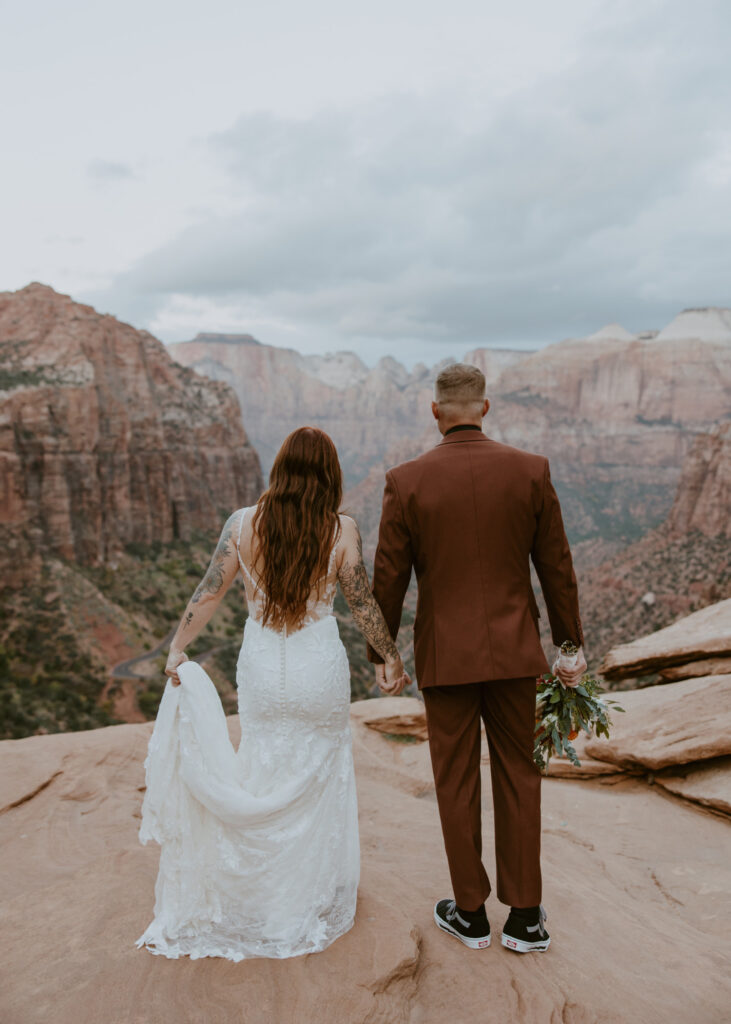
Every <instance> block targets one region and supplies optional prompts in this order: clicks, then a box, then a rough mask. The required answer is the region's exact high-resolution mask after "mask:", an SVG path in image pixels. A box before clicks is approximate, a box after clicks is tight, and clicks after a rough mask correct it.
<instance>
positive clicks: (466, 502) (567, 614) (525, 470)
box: [368, 428, 584, 910]
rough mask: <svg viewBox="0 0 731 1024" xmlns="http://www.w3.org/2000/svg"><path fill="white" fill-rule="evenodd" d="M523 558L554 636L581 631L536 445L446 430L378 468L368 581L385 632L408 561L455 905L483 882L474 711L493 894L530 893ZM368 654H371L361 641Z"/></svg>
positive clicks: (516, 902)
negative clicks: (427, 446)
mask: <svg viewBox="0 0 731 1024" xmlns="http://www.w3.org/2000/svg"><path fill="white" fill-rule="evenodd" d="M530 560H532V562H533V565H534V566H535V569H536V572H537V574H538V578H539V580H540V584H541V589H542V590H543V594H544V597H545V600H546V607H547V610H548V616H549V622H550V625H551V633H552V638H553V641H554V643H555V644H557V645H559V644H561V643H562V642H563V641H564V640H573V641H574V642H575V643H583V639H584V638H583V631H582V626H581V619H580V615H579V603H578V588H577V584H576V576H575V573H574V568H573V563H572V559H571V552H570V549H569V544H568V541H567V539H566V533H565V530H564V525H563V518H562V515H561V508H560V505H559V501H558V497H557V495H556V491H555V490H554V487H553V484H552V482H551V475H550V470H549V464H548V459H547V458H546V457H545V456H543V455H538V454H534V453H532V452H526V451H523V450H521V449H519V448H513V447H512V446H510V445H505V444H501V443H499V442H497V441H493V440H492V439H490V438H488V437H486V436H485V435H484V434H483V433H482V431H481V430H479V429H469V428H467V429H458V430H456V431H454V432H449V433H448V434H447V435H446V436H445V437H444V438H443V440H442V441H441V442H440V443H439V444H437V445H436V446H435V448H434V449H432V450H431V451H428V452H426V453H425V454H424V455H421V456H420V457H419V458H417V459H412V460H411V461H409V462H404V463H402V464H401V465H399V466H396V467H394V468H393V469H391V470H389V471H388V473H387V474H386V486H385V491H384V495H383V509H382V514H381V523H380V528H379V536H378V548H377V550H376V558H375V566H374V576H373V593H374V595H375V598H376V600H377V601H378V604H379V605H380V607H381V609H382V610H383V614H384V617H385V619H386V622H387V623H388V627H389V630H390V632H391V635H392V636H393V637H394V638H396V636H397V634H398V630H399V626H400V623H401V612H402V608H403V601H404V596H405V594H406V590H407V588H408V585H409V581H410V579H411V572H412V569H413V570H414V571H415V572H416V578H417V583H418V599H417V608H416V618H415V620H414V662H415V669H416V679H417V683H418V686H419V689H420V690H421V692H422V695H423V698H424V704H425V707H426V716H427V728H428V733H429V747H430V752H431V759H432V767H433V770H434V782H435V786H436V794H437V802H438V805H439V814H440V818H441V823H442V832H443V835H444V845H445V849H446V853H447V860H448V863H449V871H450V876H451V879H452V886H453V889H454V896H455V899H456V901H457V904H458V906H460V907H462V908H463V909H464V910H475V909H476V908H477V907H479V906H480V905H481V904H482V903H484V901H485V900H486V899H487V897H488V895H489V894H490V892H491V885H490V881H489V878H488V876H487V872H486V871H485V868H484V865H483V863H482V828H481V814H480V735H481V727H480V721H481V720H482V721H483V722H484V724H485V731H486V734H487V742H488V749H489V752H490V770H491V780H492V794H493V806H494V813H495V854H496V866H497V896H498V899H499V900H500V901H501V902H503V903H506V904H508V905H511V906H515V907H528V906H535V905H537V904H539V903H540V902H541V897H542V891H541V890H542V880H541V868H540V834H541V820H540V819H541V803H540V801H541V774H540V771H539V769H538V768H537V766H536V764H535V762H534V760H533V735H534V731H535V699H536V680H537V677H538V676H539V675H540V674H541V673H543V672H547V671H549V665H548V662H547V660H546V656H545V653H544V651H543V648H542V646H541V642H540V638H539V633H538V618H539V610H538V605H537V602H536V599H535V595H534V594H533V587H532V584H531V577H530ZM368 657H369V659H370V660H371V661H372V662H379V661H381V660H382V659H381V658H380V657H379V655H378V654H377V653H376V652H375V651H374V650H373V649H372V648H370V647H369V649H368Z"/></svg>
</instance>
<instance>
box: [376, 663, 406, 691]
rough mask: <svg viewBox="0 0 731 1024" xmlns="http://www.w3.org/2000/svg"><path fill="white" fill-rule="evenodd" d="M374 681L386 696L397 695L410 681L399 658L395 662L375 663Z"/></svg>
mask: <svg viewBox="0 0 731 1024" xmlns="http://www.w3.org/2000/svg"><path fill="white" fill-rule="evenodd" d="M375 668H376V682H377V683H378V686H379V688H380V690H381V693H385V694H386V695H387V696H388V697H398V695H399V694H400V693H401V691H402V690H403V689H404V687H405V686H408V685H409V683H410V682H411V679H410V678H409V675H408V673H407V672H405V671H404V667H403V664H402V663H401V659H400V658H399V660H398V663H397V664H393V665H389V666H388V667H386V665H376V666H375Z"/></svg>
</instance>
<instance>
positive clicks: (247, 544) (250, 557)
mask: <svg viewBox="0 0 731 1024" xmlns="http://www.w3.org/2000/svg"><path fill="white" fill-rule="evenodd" d="M255 512H256V505H251V506H249V507H248V508H244V509H242V510H241V518H240V519H239V532H238V539H237V543H236V553H237V555H238V557H239V565H240V566H241V572H242V574H243V577H244V585H245V588H246V601H247V604H248V606H249V614H250V615H251V617H252V618H253V619H254V620H255V621H256V622H258V623H259V625H261V626H263V625H264V603H265V591H264V588H263V586H262V584H261V581H260V580H258V579H257V578H256V576H255V574H254V568H253V563H254V561H255V557H254V552H253V540H254V531H253V519H254V513H255ZM337 536H338V528H337V524H336V526H335V528H334V530H333V539H332V544H331V548H330V556H329V558H328V563H327V569H326V571H325V572H324V573H323V575H322V576H321V577H320V579H319V580H318V581H317V583H316V584H315V585H314V586H313V588H312V590H311V591H310V595H309V597H308V598H307V606H306V610H305V614H304V617H303V619H302V622H301V623H299V624H298V625H297V626H287V627H286V629H285V632H286V633H288V634H292V633H295V632H297V631H298V630H300V629H304V627H305V626H311V625H312V624H313V623H315V622H319V621H320V619H322V618H324V617H325V616H326V615H332V611H333V602H334V601H335V593H336V591H337V586H338V576H337V567H336V564H335V563H336V555H337V549H338V544H337Z"/></svg>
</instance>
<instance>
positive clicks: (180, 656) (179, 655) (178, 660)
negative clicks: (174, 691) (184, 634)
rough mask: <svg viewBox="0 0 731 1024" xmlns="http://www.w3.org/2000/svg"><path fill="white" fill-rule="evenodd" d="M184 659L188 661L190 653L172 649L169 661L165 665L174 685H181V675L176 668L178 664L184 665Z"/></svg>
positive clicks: (166, 673) (166, 672)
mask: <svg viewBox="0 0 731 1024" xmlns="http://www.w3.org/2000/svg"><path fill="white" fill-rule="evenodd" d="M184 661H188V655H187V654H186V653H185V652H184V651H174V650H172V648H171V649H170V653H169V654H168V663H167V665H166V666H165V675H166V676H170V679H171V681H172V684H173V686H180V676H179V675H178V673H177V671H176V670H177V668H178V665H182V664H183V662H184Z"/></svg>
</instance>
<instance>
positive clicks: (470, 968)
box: [0, 698, 731, 1024]
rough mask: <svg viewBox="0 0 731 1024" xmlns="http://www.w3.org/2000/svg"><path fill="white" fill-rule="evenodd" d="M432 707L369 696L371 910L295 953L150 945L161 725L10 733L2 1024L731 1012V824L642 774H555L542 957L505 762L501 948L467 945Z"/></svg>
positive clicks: (493, 908)
mask: <svg viewBox="0 0 731 1024" xmlns="http://www.w3.org/2000/svg"><path fill="white" fill-rule="evenodd" d="M416 703H418V702H413V703H412V702H411V701H408V700H405V699H403V698H388V699H383V700H381V701H377V702H376V701H374V702H369V704H371V705H372V706H371V707H367V706H365V705H356V706H354V708H353V719H352V721H353V736H354V750H355V757H356V770H357V773H358V794H359V809H360V826H361V850H362V880H361V887H360V900H359V908H358V914H357V917H356V922H355V926H354V927H353V929H352V930H351V931H350V932H349V933H348V934H347V935H345V936H343V937H342V938H341V939H339V940H338V941H337V942H335V943H334V944H333V945H332V946H331V947H330V948H329V949H328V950H326V951H324V952H323V953H319V954H314V955H311V956H306V957H299V958H296V959H294V960H289V961H281V962H280V961H269V960H251V961H245V962H243V963H239V964H233V963H229V962H227V961H224V960H217V959H216V960H213V959H208V960H197V961H189V960H185V959H183V960H179V961H168V960H165V959H164V958H162V957H154V956H152V955H151V954H150V953H148V952H147V951H145V950H137V949H136V948H135V946H134V941H135V939H136V938H137V936H138V935H139V934H140V933H141V932H142V930H143V929H144V928H145V926H146V925H147V924H148V922H149V919H150V917H151V913H152V904H153V885H154V880H155V876H156V872H157V864H158V847H156V846H154V845H150V846H148V847H142V846H140V844H139V842H138V839H137V829H138V826H139V813H140V803H141V799H142V791H141V790H142V787H143V785H144V775H143V761H144V757H145V753H146V748H147V741H148V738H149V735H150V732H151V728H152V726H151V724H149V723H146V724H141V725H125V726H116V727H111V728H108V729H99V730H95V731H93V732H85V733H75V734H69V735H63V736H41V737H32V738H30V739H26V740H16V741H6V742H4V743H0V778H2V780H3V785H2V791H0V808H2V813H0V851H1V852H0V869H1V871H0V888H1V890H2V897H1V898H2V905H3V908H4V915H3V927H2V930H1V931H0V935H1V939H0V942H1V944H2V946H1V948H0V963H1V964H2V979H1V980H0V1018H1V1019H2V1021H3V1024H41V1022H43V1024H45V1022H47V1021H49V1020H52V1021H54V1024H67V1022H68V1024H77V1022H78V1021H83V1022H84V1024H167V1022H175V1024H188V1022H191V1024H192V1022H195V1024H198V1022H205V1024H238V1022H245V1024H315V1022H317V1024H321V1022H323V1024H328V1022H332V1024H361V1022H363V1024H402V1022H403V1024H407V1022H408V1024H442V1022H445V1021H449V1022H452V1024H466V1022H468V1021H469V1022H473V1021H474V1022H485V1021H495V1022H499V1021H504V1022H510V1024H512V1022H526V1024H560V1022H564V1024H600V1022H601V1024H645V1022H647V1024H655V1022H658V1024H659V1022H663V1024H666V1022H668V1021H681V1020H693V1021H698V1022H704V1024H711V1022H721V1021H723V1020H727V1019H728V1016H727V1011H728V1006H729V1005H731V981H730V980H729V978H730V976H731V975H730V972H729V969H728V968H729V961H728V956H727V954H726V953H725V952H724V949H725V947H726V945H727V934H728V928H727V921H728V919H729V911H730V910H731V896H730V895H729V894H730V893H731V866H730V865H729V863H728V858H727V857H725V856H724V850H725V848H727V842H728V837H729V825H728V823H727V822H726V821H725V820H723V819H721V818H719V817H717V816H716V815H714V814H711V813H709V812H707V811H706V810H704V809H702V808H699V807H696V806H694V805H693V804H690V803H685V802H681V801H679V800H677V799H675V798H674V797H672V796H670V795H667V794H666V793H665V791H664V790H662V789H660V788H659V787H657V786H648V785H647V783H646V782H645V781H644V780H640V779H637V778H633V777H631V776H628V775H626V774H620V775H614V776H611V777H610V778H607V779H602V778H598V779H585V780H583V781H572V780H571V779H563V780H560V781H553V780H551V779H550V778H549V779H546V780H545V781H544V784H543V841H542V863H543V879H544V889H543V903H544V905H545V907H546V910H547V913H548V921H547V924H548V928H549V931H550V933H551V938H552V944H551V946H550V948H549V950H548V951H547V952H546V953H544V954H531V955H528V956H524V957H521V956H519V955H518V954H515V953H512V952H509V951H508V950H506V949H504V948H503V947H502V946H501V945H500V941H499V937H500V931H501V928H502V925H503V923H504V920H505V917H506V916H507V908H506V907H504V906H503V905H502V904H500V903H499V902H498V900H497V894H496V892H495V889H494V886H495V884H496V876H495V867H494V855H493V844H492V801H491V798H490V782H489V767H486V768H485V774H484V779H483V805H484V814H485V855H486V865H487V868H488V872H489V875H490V878H491V881H492V883H493V892H492V893H491V895H490V898H489V900H488V903H487V910H488V915H489V917H490V921H491V924H492V930H493V945H492V946H491V948H490V949H487V950H484V951H479V952H478V951H472V950H468V949H466V948H465V947H464V946H462V945H461V944H459V943H458V942H456V941H455V940H454V939H452V938H450V937H449V936H447V935H444V934H443V933H441V932H439V931H438V930H437V929H436V927H435V926H434V924H433V922H432V907H433V903H434V901H435V900H436V899H439V898H440V897H442V896H445V895H449V894H450V891H451V890H450V883H449V876H448V872H447V867H446V862H445V858H444V854H443V849H442V841H441V834H440V828H439V818H438V813H437V807H436V803H435V800H434V795H433V787H431V786H430V783H429V762H428V758H429V755H428V750H427V744H426V743H424V742H423V740H422V741H420V730H421V724H420V721H419V716H418V714H417V712H418V708H415V707H414V704H416ZM618 717H619V716H618ZM376 721H379V722H381V723H382V725H381V727H380V728H379V727H374V723H375V722H376ZM229 722H230V731H231V736H232V739H233V740H234V742H236V740H237V732H238V721H237V719H236V718H235V717H234V718H231V719H229ZM383 723H385V726H384V725H383ZM404 736H406V737H411V739H412V741H411V742H409V741H408V740H407V741H404V740H403V737H404ZM421 736H423V731H421ZM394 737H396V738H394ZM714 766H715V762H714V763H711V762H709V764H708V767H709V769H712V768H713V767H714ZM608 783H611V784H608ZM683 784H685V783H684V781H683V780H682V779H681V781H680V783H679V785H683Z"/></svg>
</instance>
